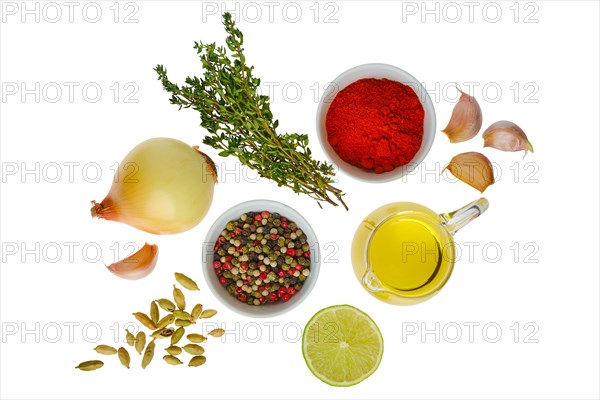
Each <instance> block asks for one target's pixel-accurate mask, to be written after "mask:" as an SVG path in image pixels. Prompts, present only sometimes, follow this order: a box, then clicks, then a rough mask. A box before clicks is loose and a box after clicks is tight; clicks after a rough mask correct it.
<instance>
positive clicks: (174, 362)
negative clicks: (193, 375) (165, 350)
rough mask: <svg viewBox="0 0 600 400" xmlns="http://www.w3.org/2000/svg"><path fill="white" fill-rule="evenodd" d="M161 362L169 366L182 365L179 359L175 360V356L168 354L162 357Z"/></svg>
mask: <svg viewBox="0 0 600 400" xmlns="http://www.w3.org/2000/svg"><path fill="white" fill-rule="evenodd" d="M163 360H165V361H166V362H167V364H170V365H179V364H183V363H182V362H181V360H180V359H179V358H177V357H175V356H172V355H170V354H169V355H166V356H164V357H163Z"/></svg>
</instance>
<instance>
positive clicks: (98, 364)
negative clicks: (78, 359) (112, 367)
mask: <svg viewBox="0 0 600 400" xmlns="http://www.w3.org/2000/svg"><path fill="white" fill-rule="evenodd" d="M102 366H104V363H103V362H102V361H100V360H91V361H84V362H82V363H81V364H79V365H78V366H76V367H75V368H77V369H79V370H81V371H93V370H95V369H98V368H102Z"/></svg>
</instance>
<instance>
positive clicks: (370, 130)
mask: <svg viewBox="0 0 600 400" xmlns="http://www.w3.org/2000/svg"><path fill="white" fill-rule="evenodd" d="M424 117H425V112H424V110H423V105H422V104H421V102H420V101H419V98H418V96H417V95H416V93H415V92H414V90H412V89H411V88H410V87H408V86H406V85H404V84H402V83H400V82H396V81H391V80H389V79H360V80H358V81H356V82H354V83H352V84H350V85H349V86H347V87H346V88H344V89H343V90H342V91H340V92H339V93H338V94H337V95H336V97H335V99H334V100H333V102H332V103H331V106H330V107H329V111H328V112H327V117H326V122H325V126H326V129H327V139H328V141H329V144H330V145H331V147H333V149H334V150H335V152H336V153H337V154H338V155H339V156H340V158H341V159H342V160H344V161H346V162H347V163H349V164H352V165H355V166H357V167H359V168H363V169H365V170H368V171H373V172H375V173H378V174H380V173H382V172H387V171H391V170H393V169H394V168H397V167H399V166H402V165H406V164H408V163H409V162H410V161H411V160H412V159H413V157H414V156H415V154H416V153H417V151H419V148H420V147H421V142H422V141H423V121H424Z"/></svg>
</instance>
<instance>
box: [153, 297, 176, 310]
mask: <svg viewBox="0 0 600 400" xmlns="http://www.w3.org/2000/svg"><path fill="white" fill-rule="evenodd" d="M156 302H157V303H158V306H159V307H160V308H162V309H163V310H165V311H166V312H173V310H175V303H173V302H172V301H171V300H169V299H158V300H156Z"/></svg>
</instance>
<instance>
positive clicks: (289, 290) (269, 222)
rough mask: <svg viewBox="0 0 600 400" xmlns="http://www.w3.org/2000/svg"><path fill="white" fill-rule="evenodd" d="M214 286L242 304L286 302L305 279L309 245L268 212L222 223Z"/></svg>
mask: <svg viewBox="0 0 600 400" xmlns="http://www.w3.org/2000/svg"><path fill="white" fill-rule="evenodd" d="M214 250H215V253H214V259H213V267H214V270H215V272H216V274H217V277H218V278H219V282H220V283H221V284H222V285H223V286H224V287H225V288H226V289H227V291H228V292H229V294H231V295H232V296H235V297H236V298H237V299H238V300H239V301H241V302H242V303H247V304H250V305H255V306H260V305H263V304H267V303H275V302H278V301H280V300H281V301H284V302H285V301H288V300H289V299H290V298H291V297H292V296H293V295H294V294H296V293H297V292H298V291H299V290H300V289H302V285H303V283H304V281H305V280H306V279H307V278H308V276H309V275H310V245H309V244H308V242H307V238H306V234H305V233H304V232H302V230H301V229H299V228H298V227H297V226H296V224H295V223H294V222H293V221H290V220H288V219H287V218H286V217H284V216H281V215H279V214H278V213H270V212H269V211H262V212H248V213H246V214H242V216H241V217H240V218H239V219H238V220H236V221H230V222H228V223H227V225H226V227H225V229H223V231H222V232H221V234H220V235H219V238H218V239H217V241H216V243H215V247H214Z"/></svg>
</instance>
